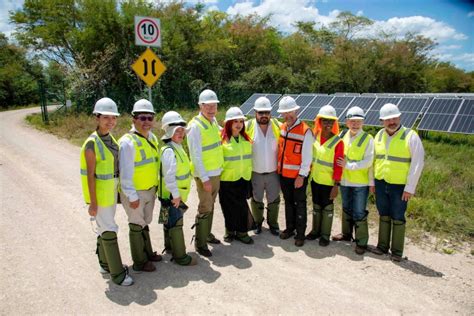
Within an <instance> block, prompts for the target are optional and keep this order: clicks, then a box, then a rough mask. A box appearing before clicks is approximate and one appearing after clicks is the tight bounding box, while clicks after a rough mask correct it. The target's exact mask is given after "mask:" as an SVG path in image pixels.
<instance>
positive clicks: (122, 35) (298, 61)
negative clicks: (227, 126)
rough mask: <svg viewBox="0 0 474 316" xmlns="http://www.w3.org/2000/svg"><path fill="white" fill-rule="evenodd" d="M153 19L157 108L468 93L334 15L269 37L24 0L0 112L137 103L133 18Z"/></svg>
mask: <svg viewBox="0 0 474 316" xmlns="http://www.w3.org/2000/svg"><path fill="white" fill-rule="evenodd" d="M135 15H140V16H151V17H157V18H160V20H161V31H162V48H159V49H153V50H154V52H155V53H156V54H157V55H158V56H159V57H160V59H161V61H162V62H163V63H164V64H165V65H166V67H167V70H166V72H165V73H164V74H163V75H162V77H161V78H160V80H159V81H158V82H157V83H156V84H155V86H154V87H153V90H152V91H153V103H154V105H155V106H156V107H157V108H159V109H165V108H166V109H170V108H174V107H182V106H184V107H186V106H187V107H194V106H195V104H196V100H197V96H198V94H199V92H200V91H201V90H202V89H204V88H211V89H213V90H215V91H216V92H217V93H218V95H219V96H220V98H221V99H222V101H223V103H224V104H226V105H230V104H232V105H238V104H240V103H242V102H243V101H244V100H245V99H246V98H248V97H249V96H250V95H251V94H252V93H254V92H263V93H265V92H267V93H305V92H315V93H334V92H357V93H364V92H380V93H382V92H384V93H389V92H392V93H410V92H417V93H426V92H474V72H469V73H467V72H465V71H463V70H460V69H458V68H456V67H455V66H454V65H452V64H450V63H446V62H439V61H438V60H436V59H434V58H433V57H432V56H431V54H430V53H431V52H432V50H433V48H434V47H435V45H436V43H434V42H433V41H431V40H430V39H428V38H426V37H423V36H421V35H417V34H410V33H408V34H406V35H405V36H404V37H403V38H399V37H396V36H395V35H394V34H387V33H380V34H378V35H377V36H372V37H370V38H369V37H362V36H360V30H361V29H363V28H364V27H366V26H368V25H371V24H372V23H373V21H371V20H370V19H368V18H366V17H363V16H356V15H354V14H352V13H350V12H342V13H340V14H339V16H338V17H337V19H336V20H335V21H334V22H333V23H331V24H330V25H328V26H324V25H320V24H317V23H313V22H297V23H296V24H295V28H296V31H294V32H293V33H291V34H287V33H282V32H279V31H278V30H277V29H276V28H275V27H273V26H271V25H270V23H269V18H270V17H260V16H258V15H249V16H229V15H227V14H226V13H224V12H220V11H206V10H205V8H204V6H203V5H202V4H196V5H194V6H187V5H185V4H183V2H181V1H176V2H171V3H158V4H156V3H150V2H148V1H144V0H124V1H117V0H103V1H95V0H39V1H38V0H26V1H25V2H24V5H23V7H22V8H21V9H20V10H18V11H14V12H10V20H11V22H12V23H14V25H15V32H14V33H13V34H14V37H15V39H16V44H14V43H13V41H12V40H10V41H9V40H8V38H7V37H6V36H5V35H4V34H1V35H0V74H1V75H0V105H1V107H2V108H3V107H6V106H9V105H24V104H29V103H37V102H38V100H39V94H38V91H39V89H38V83H39V82H42V83H43V84H44V86H45V87H46V91H47V97H48V99H50V100H51V99H63V98H64V97H66V98H70V99H72V100H73V102H74V103H76V105H77V108H78V109H79V110H84V109H86V110H88V111H90V110H91V109H92V106H91V105H92V104H93V103H94V101H95V100H97V99H98V98H100V97H102V96H108V97H111V98H112V99H114V100H116V102H117V103H118V105H119V108H120V110H121V111H129V110H130V109H131V107H132V105H133V103H134V101H135V100H136V99H138V98H141V97H145V98H146V97H147V92H146V89H145V87H146V86H145V85H144V83H143V82H142V81H141V80H140V79H139V78H138V77H137V75H136V74H135V73H134V72H133V70H132V69H131V67H130V66H131V65H132V63H133V62H134V61H135V60H136V59H137V58H138V56H139V55H140V54H141V53H142V52H143V51H144V49H145V48H144V47H141V46H135V44H134V16H135Z"/></svg>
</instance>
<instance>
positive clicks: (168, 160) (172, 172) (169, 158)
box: [161, 141, 183, 198]
mask: <svg viewBox="0 0 474 316" xmlns="http://www.w3.org/2000/svg"><path fill="white" fill-rule="evenodd" d="M168 145H170V146H172V147H174V148H176V149H178V150H179V149H181V148H183V146H181V144H177V143H175V142H173V141H172V142H170V143H168ZM176 168H177V162H176V156H175V153H174V150H172V149H166V150H164V151H163V155H162V156H161V172H162V174H163V178H164V180H165V186H166V189H168V191H170V193H171V194H172V195H173V198H178V197H180V195H179V190H178V183H177V182H176Z"/></svg>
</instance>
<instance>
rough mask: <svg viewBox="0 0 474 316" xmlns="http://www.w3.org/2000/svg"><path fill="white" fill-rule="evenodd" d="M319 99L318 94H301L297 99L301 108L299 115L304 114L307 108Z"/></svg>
mask: <svg viewBox="0 0 474 316" xmlns="http://www.w3.org/2000/svg"><path fill="white" fill-rule="evenodd" d="M316 97H317V95H316V94H300V95H299V96H298V97H297V98H296V104H298V105H299V106H300V110H299V113H303V111H304V110H305V109H306V107H307V106H308V105H309V104H310V103H311V102H312V101H313V100H314V99H315V98H316Z"/></svg>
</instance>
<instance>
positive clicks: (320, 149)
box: [311, 135, 342, 186]
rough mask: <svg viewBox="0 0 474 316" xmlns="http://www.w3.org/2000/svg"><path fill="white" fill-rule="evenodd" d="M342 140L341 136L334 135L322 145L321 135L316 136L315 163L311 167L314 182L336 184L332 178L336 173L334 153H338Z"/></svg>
mask: <svg viewBox="0 0 474 316" xmlns="http://www.w3.org/2000/svg"><path fill="white" fill-rule="evenodd" d="M341 141H342V139H341V138H340V137H339V136H337V135H334V136H333V137H331V138H329V139H328V140H326V142H325V143H324V144H322V145H321V135H318V136H317V137H316V140H315V142H314V144H313V162H314V164H313V166H312V168H311V177H312V179H313V181H314V182H316V183H319V184H323V185H329V186H332V185H334V180H333V178H332V176H333V173H334V155H335V153H336V145H337V144H338V143H339V142H341Z"/></svg>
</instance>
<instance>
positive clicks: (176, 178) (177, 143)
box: [157, 111, 196, 266]
mask: <svg viewBox="0 0 474 316" xmlns="http://www.w3.org/2000/svg"><path fill="white" fill-rule="evenodd" d="M185 127H186V121H185V120H184V119H183V118H182V117H181V115H180V114H179V113H177V112H175V111H169V112H166V113H165V115H163V118H162V120H161V128H162V129H163V130H164V131H165V134H164V135H163V137H161V139H162V140H163V142H164V143H165V146H163V147H161V159H160V161H161V165H160V181H159V184H158V192H157V194H158V198H159V199H160V201H161V211H160V222H163V229H164V233H165V234H164V235H165V249H166V250H167V251H171V253H172V255H173V260H174V261H175V262H176V263H177V264H180V265H183V266H191V265H195V264H196V258H194V257H192V256H190V255H188V254H186V246H185V245H184V235H183V214H184V212H185V211H186V210H187V208H188V207H187V206H186V204H184V202H186V200H187V199H188V195H189V191H190V190H191V165H190V162H189V158H188V155H187V154H186V152H185V151H184V148H183V146H182V143H183V141H184V137H185V136H186V129H185Z"/></svg>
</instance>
